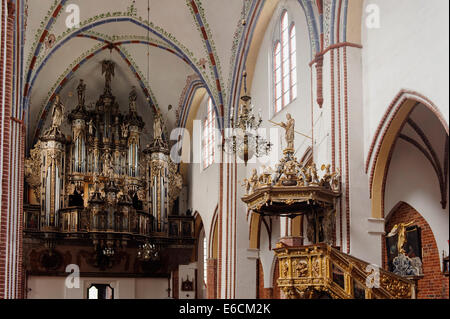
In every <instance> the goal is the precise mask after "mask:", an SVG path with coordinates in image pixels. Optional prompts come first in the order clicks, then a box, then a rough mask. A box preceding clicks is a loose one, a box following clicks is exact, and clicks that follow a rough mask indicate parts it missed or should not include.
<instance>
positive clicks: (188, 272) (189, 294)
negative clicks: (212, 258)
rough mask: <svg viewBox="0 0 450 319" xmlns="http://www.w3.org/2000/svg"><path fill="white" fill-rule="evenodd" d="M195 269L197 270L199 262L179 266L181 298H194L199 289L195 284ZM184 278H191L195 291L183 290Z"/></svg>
mask: <svg viewBox="0 0 450 319" xmlns="http://www.w3.org/2000/svg"><path fill="white" fill-rule="evenodd" d="M195 270H197V263H196V262H194V263H191V264H189V265H179V266H178V289H179V293H178V296H179V298H180V299H194V298H195V290H196V289H197V287H196V285H195ZM183 280H190V281H192V282H193V289H194V290H193V291H183V290H181V284H182V282H183Z"/></svg>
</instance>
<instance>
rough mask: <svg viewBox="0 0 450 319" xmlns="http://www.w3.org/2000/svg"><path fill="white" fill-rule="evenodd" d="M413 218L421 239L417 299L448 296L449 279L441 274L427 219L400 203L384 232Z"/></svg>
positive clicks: (385, 256) (436, 250)
mask: <svg viewBox="0 0 450 319" xmlns="http://www.w3.org/2000/svg"><path fill="white" fill-rule="evenodd" d="M411 220H414V221H415V223H414V225H417V226H419V227H420V229H421V240H422V267H423V274H424V277H423V278H421V279H419V281H418V287H417V290H418V291H417V292H418V294H417V298H418V299H442V298H447V299H448V298H449V279H448V277H445V276H444V275H443V274H442V271H441V261H440V258H439V251H438V248H437V245H436V240H435V239H434V235H433V231H432V230H431V227H430V225H428V223H427V221H426V220H425V219H424V218H423V217H422V215H420V214H419V213H418V212H417V211H416V210H415V209H414V208H412V207H411V206H409V205H408V204H406V203H401V204H400V205H399V206H398V207H397V208H396V209H395V211H393V212H392V214H391V216H390V218H389V220H388V221H387V222H386V234H387V233H389V232H390V231H391V229H392V228H393V227H394V225H395V224H398V223H406V222H410V221H411ZM382 245H383V252H382V254H383V268H384V269H387V254H386V243H385V239H384V238H383V241H382Z"/></svg>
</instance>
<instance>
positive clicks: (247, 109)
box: [224, 71, 272, 165]
mask: <svg viewBox="0 0 450 319" xmlns="http://www.w3.org/2000/svg"><path fill="white" fill-rule="evenodd" d="M243 77H244V95H243V96H242V97H241V100H242V102H243V103H242V104H241V106H240V109H239V112H238V115H237V117H236V118H235V117H234V109H233V108H231V118H230V121H231V128H232V132H231V136H229V137H227V138H225V143H224V150H225V152H226V153H228V154H233V155H234V154H236V155H237V156H239V158H241V159H242V160H243V161H244V163H245V165H247V162H248V160H249V159H251V158H252V157H253V155H254V156H256V157H261V156H265V155H267V154H268V153H269V152H270V150H271V149H272V143H270V142H267V141H266V140H265V139H264V138H263V137H261V136H260V135H259V133H258V129H259V127H260V126H261V123H262V118H261V110H260V111H259V113H258V117H256V116H255V115H254V114H253V108H254V107H253V104H252V103H251V99H252V98H251V97H250V96H249V95H247V73H246V72H245V71H244V73H243Z"/></svg>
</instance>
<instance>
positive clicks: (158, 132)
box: [153, 109, 163, 140]
mask: <svg viewBox="0 0 450 319" xmlns="http://www.w3.org/2000/svg"><path fill="white" fill-rule="evenodd" d="M162 125H163V124H162V115H161V111H160V110H159V109H156V113H155V119H154V121H153V139H154V140H157V139H161V138H162Z"/></svg>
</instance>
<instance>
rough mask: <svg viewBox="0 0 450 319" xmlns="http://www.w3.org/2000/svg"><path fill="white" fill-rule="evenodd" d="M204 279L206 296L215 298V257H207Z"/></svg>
mask: <svg viewBox="0 0 450 319" xmlns="http://www.w3.org/2000/svg"><path fill="white" fill-rule="evenodd" d="M206 280H207V283H206V297H207V298H208V299H217V259H213V258H210V259H207V261H206Z"/></svg>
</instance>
